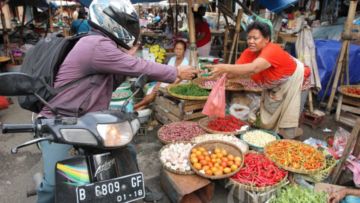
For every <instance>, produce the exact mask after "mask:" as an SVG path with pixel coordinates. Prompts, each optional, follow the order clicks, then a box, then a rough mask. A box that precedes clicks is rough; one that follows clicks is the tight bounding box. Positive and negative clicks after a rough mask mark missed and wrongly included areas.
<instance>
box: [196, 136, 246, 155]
mask: <svg viewBox="0 0 360 203" xmlns="http://www.w3.org/2000/svg"><path fill="white" fill-rule="evenodd" d="M207 141H223V142H227V143H231V144H234V145H236V146H237V147H238V148H239V149H240V150H241V152H242V153H244V154H245V153H247V152H248V151H249V145H248V144H247V143H246V142H245V141H243V140H240V139H239V138H237V137H236V136H234V135H223V134H203V135H199V136H196V137H193V138H192V139H191V142H192V143H195V144H197V143H201V142H207Z"/></svg>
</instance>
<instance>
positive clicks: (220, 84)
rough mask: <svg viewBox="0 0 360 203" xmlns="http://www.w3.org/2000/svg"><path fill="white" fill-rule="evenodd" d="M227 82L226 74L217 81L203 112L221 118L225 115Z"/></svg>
mask: <svg viewBox="0 0 360 203" xmlns="http://www.w3.org/2000/svg"><path fill="white" fill-rule="evenodd" d="M225 82H226V74H224V75H223V76H222V77H221V78H220V79H219V80H218V81H216V84H215V85H214V87H213V89H212V90H211V92H210V95H209V97H208V99H207V101H206V103H205V106H204V109H203V110H202V113H203V114H205V115H207V116H216V117H220V118H223V117H225V103H226V102H225Z"/></svg>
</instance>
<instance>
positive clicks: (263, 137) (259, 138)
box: [241, 130, 276, 148]
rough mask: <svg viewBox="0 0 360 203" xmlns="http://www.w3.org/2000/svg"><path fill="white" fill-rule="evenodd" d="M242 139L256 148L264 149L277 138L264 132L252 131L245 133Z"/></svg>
mask: <svg viewBox="0 0 360 203" xmlns="http://www.w3.org/2000/svg"><path fill="white" fill-rule="evenodd" d="M241 138H242V139H243V140H244V141H245V142H247V143H249V144H250V145H253V146H255V147H260V148H263V147H265V145H267V144H268V143H270V142H272V141H275V140H276V137H275V136H274V135H272V134H270V133H267V132H265V131H262V130H252V131H248V132H246V133H244V134H243V135H242V136H241Z"/></svg>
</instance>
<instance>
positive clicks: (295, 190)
mask: <svg viewBox="0 0 360 203" xmlns="http://www.w3.org/2000/svg"><path fill="white" fill-rule="evenodd" d="M327 199H328V197H327V194H326V193H325V192H319V193H318V192H314V191H313V190H310V189H307V188H302V187H299V186H294V185H292V186H288V187H285V188H283V189H282V190H281V191H280V193H279V194H278V195H277V196H276V198H274V199H271V200H270V203H303V202H306V203H327V202H328V201H327Z"/></svg>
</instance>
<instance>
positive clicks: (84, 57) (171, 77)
mask: <svg viewBox="0 0 360 203" xmlns="http://www.w3.org/2000/svg"><path fill="white" fill-rule="evenodd" d="M110 2H111V4H110ZM89 9H90V20H89V24H90V26H92V27H93V28H94V29H93V30H94V31H92V34H90V35H89V36H85V37H83V38H81V39H80V40H79V41H78V42H77V44H76V45H75V46H74V48H73V49H72V50H71V51H70V52H69V53H68V55H67V56H66V58H65V60H64V62H63V63H62V64H61V66H60V69H59V72H58V74H57V75H56V78H55V83H54V86H55V87H61V86H63V85H64V84H66V83H69V82H71V81H73V80H77V79H79V78H83V77H86V76H88V75H90V76H88V77H86V78H85V79H83V80H81V81H80V82H78V83H77V84H76V85H73V86H70V87H69V88H67V89H65V90H63V91H62V92H60V93H58V94H57V95H56V96H55V97H54V98H52V99H51V100H50V101H49V104H50V105H51V106H53V107H56V109H57V111H58V113H59V114H60V115H63V116H76V117H78V116H82V115H84V114H85V113H88V112H93V111H100V110H105V109H108V107H109V103H110V100H111V94H112V91H113V88H114V87H115V86H116V85H117V84H120V83H121V82H122V81H124V80H125V77H126V76H134V77H136V76H139V75H141V74H147V75H148V76H149V77H150V78H151V79H154V80H156V81H162V82H168V83H171V82H174V81H175V80H176V79H177V78H179V79H185V80H188V79H191V78H193V77H194V76H195V74H196V73H197V71H196V70H195V69H194V68H191V67H178V68H175V67H173V66H168V65H162V64H158V63H153V62H149V61H144V60H142V59H139V58H136V57H134V56H132V55H131V54H132V53H134V52H135V50H136V46H134V45H135V44H136V43H137V39H138V37H139V33H140V27H139V19H138V17H137V15H136V13H135V9H134V8H133V6H132V4H131V3H130V1H129V0H123V1H114V0H101V3H100V2H99V1H98V0H94V1H93V2H92V4H91V5H90V7H89ZM118 47H122V48H118ZM40 116H44V117H48V118H49V117H53V116H54V115H53V114H52V113H51V111H50V110H49V109H48V108H47V107H44V108H43V109H42V111H41V112H40ZM40 145H41V150H42V156H43V161H44V178H43V181H42V183H41V184H40V186H39V188H38V191H37V194H38V202H41V203H48V202H54V184H55V174H54V168H55V164H56V162H57V161H60V160H64V159H66V158H68V157H69V156H70V155H69V150H70V149H71V148H72V146H71V145H64V144H55V143H51V142H48V141H43V142H41V143H40ZM133 151H134V150H133ZM134 156H136V153H135V151H134ZM149 194H150V195H147V196H150V197H149V198H148V199H149V200H158V199H159V198H161V196H160V197H156V195H154V194H155V193H151V192H149ZM146 199H147V198H146V197H145V200H146Z"/></svg>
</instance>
